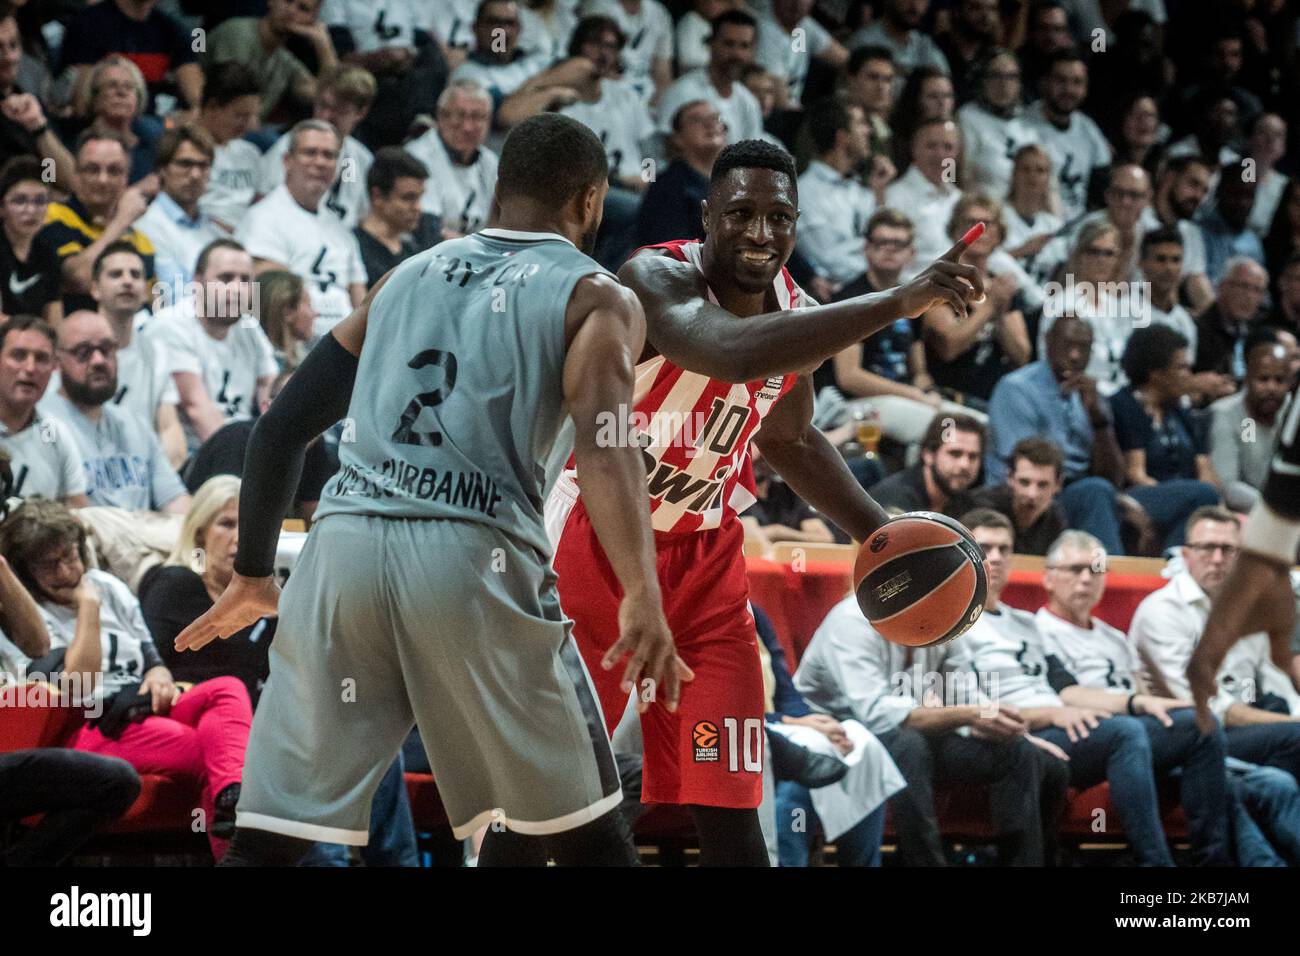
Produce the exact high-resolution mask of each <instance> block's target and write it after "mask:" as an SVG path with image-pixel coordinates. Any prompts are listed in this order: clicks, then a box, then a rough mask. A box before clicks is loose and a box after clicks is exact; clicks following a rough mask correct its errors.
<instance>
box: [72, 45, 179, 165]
mask: <svg viewBox="0 0 1300 956" xmlns="http://www.w3.org/2000/svg"><path fill="white" fill-rule="evenodd" d="M90 91H91V99H90V105H89V109H90V118H91V119H90V125H89V127H88V128H89V129H92V130H94V131H95V132H97V133H106V134H108V135H110V136H116V137H117V138H119V139H120V140H122V142H123V143H125V144H126V146H127V149H128V151H129V152H130V154H131V174H130V177H129V179H130V181H131V182H133V183H134V182H139V181H140V180H141V179H143V178H144V177H145V176H148V175H149V174H150V173H151V172H153V170H154V153H155V150H156V147H157V143H158V137H159V134H160V133H162V127H161V125H160V124H159V123H158V122H157V120H156V119H155V118H154V117H148V118H146V117H145V116H143V115H142V114H143V113H144V109H145V105H146V102H147V100H148V97H149V94H148V90H147V88H146V87H145V82H144V77H143V76H142V75H141V74H140V70H139V68H138V67H137V66H136V65H135V64H134V63H132V62H131V61H130V60H128V59H127V58H126V57H124V56H122V55H120V54H117V53H114V54H113V55H111V56H108V57H105V58H104V59H103V60H102V61H101V62H99V63H96V64H95V66H94V67H93V68H92V69H91V71H90Z"/></svg>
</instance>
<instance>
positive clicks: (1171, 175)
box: [1143, 156, 1214, 314]
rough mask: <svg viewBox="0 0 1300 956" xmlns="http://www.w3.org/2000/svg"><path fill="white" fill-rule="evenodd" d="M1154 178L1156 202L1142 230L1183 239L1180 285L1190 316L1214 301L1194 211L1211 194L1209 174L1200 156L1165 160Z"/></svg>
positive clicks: (1202, 242) (1146, 217) (1203, 242)
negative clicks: (1171, 231)
mask: <svg viewBox="0 0 1300 956" xmlns="http://www.w3.org/2000/svg"><path fill="white" fill-rule="evenodd" d="M1160 165H1161V168H1160V173H1159V175H1158V176H1157V177H1156V188H1155V199H1154V202H1153V203H1152V204H1151V208H1150V210H1148V214H1147V215H1145V216H1144V217H1143V228H1145V229H1155V228H1158V227H1160V226H1166V227H1169V228H1175V229H1177V230H1178V232H1179V234H1180V235H1181V236H1182V237H1183V265H1182V271H1181V273H1180V275H1181V279H1180V281H1181V282H1182V283H1183V286H1182V291H1183V293H1184V295H1185V296H1186V298H1187V302H1188V306H1189V308H1190V310H1191V312H1192V313H1193V314H1196V313H1199V312H1201V311H1202V310H1204V309H1205V308H1206V306H1208V305H1209V304H1210V303H1211V302H1212V301H1214V289H1213V287H1212V286H1211V285H1210V278H1209V276H1207V275H1206V274H1205V269H1206V261H1205V240H1204V238H1203V237H1202V236H1201V227H1200V224H1199V223H1197V222H1196V221H1195V218H1196V214H1197V211H1198V210H1199V209H1200V208H1201V205H1202V204H1203V203H1204V202H1205V197H1206V196H1208V195H1209V194H1210V181H1211V178H1212V177H1211V170H1210V167H1209V164H1208V163H1206V161H1205V160H1203V159H1202V158H1201V157H1199V156H1179V157H1175V158H1173V159H1169V158H1166V159H1165V161H1164V162H1163V163H1161V164H1160Z"/></svg>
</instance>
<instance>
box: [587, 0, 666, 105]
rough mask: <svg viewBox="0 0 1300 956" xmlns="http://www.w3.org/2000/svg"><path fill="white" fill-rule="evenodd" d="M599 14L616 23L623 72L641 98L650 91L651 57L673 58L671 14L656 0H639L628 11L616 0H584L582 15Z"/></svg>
mask: <svg viewBox="0 0 1300 956" xmlns="http://www.w3.org/2000/svg"><path fill="white" fill-rule="evenodd" d="M593 14H600V15H602V16H606V17H609V18H610V19H612V20H613V21H614V22H615V23H617V24H618V27H619V29H620V30H622V31H623V36H624V37H626V38H627V42H626V43H624V44H623V76H624V79H627V80H629V81H630V82H631V83H632V86H633V88H634V89H635V90H636V91H637V92H638V93H640V94H641V98H642V99H643V100H647V101H648V100H649V99H650V97H651V96H653V95H654V92H655V85H654V80H653V79H652V78H651V75H650V65H651V63H652V62H653V61H655V60H667V61H668V63H669V66H670V67H671V65H672V61H673V18H672V17H671V16H669V14H668V10H667V8H666V7H664V5H663V4H662V3H660V2H659V0H641V4H640V7H639V9H638V10H637V11H636V12H635V13H629V12H628V10H627V8H626V7H625V6H623V4H622V3H620V2H619V0H586V2H585V3H584V4H583V5H582V15H583V16H584V17H588V16H592V15H593Z"/></svg>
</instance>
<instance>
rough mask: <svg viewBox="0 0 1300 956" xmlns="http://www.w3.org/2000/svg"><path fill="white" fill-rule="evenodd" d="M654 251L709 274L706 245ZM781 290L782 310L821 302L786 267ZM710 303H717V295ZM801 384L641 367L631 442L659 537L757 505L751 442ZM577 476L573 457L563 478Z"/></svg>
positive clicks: (663, 365)
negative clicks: (641, 463) (736, 380)
mask: <svg viewBox="0 0 1300 956" xmlns="http://www.w3.org/2000/svg"><path fill="white" fill-rule="evenodd" d="M646 248H649V249H663V250H666V251H667V253H668V254H669V255H671V256H672V257H673V258H675V259H679V260H681V261H683V262H689V263H691V264H692V265H694V266H695V268H697V269H700V268H701V262H700V252H701V245H700V242H699V240H694V239H692V240H677V241H674V242H665V243H660V244H657V245H653V246H647V247H646ZM773 287H774V289H775V291H776V300H777V302H778V303H779V304H780V306H781V308H782V309H796V308H802V307H805V306H807V305H812V304H814V303H813V300H812V299H810V298H808V296H807V295H806V294H805V293H804V291H803V290H802V289H800V288H799V286H798V285H796V284H795V281H794V280H793V279H792V278H790V273H789V272H787V271H786V270H785V269H784V268H782V269H781V273H780V274H779V275H778V276H777V277H776V279H775V280H773ZM709 298H710V299H711V300H713V301H714V302H716V301H717V300H716V299H714V298H713V293H712V291H710V293H709ZM796 378H797V376H796V375H793V374H790V375H774V376H772V377H771V378H767V379H759V380H757V381H752V382H745V383H743V384H733V383H730V382H720V381H718V380H717V379H714V378H710V377H709V376H707V375H701V374H700V373H698V372H692V371H690V370H689V369H684V368H682V367H680V366H678V365H674V364H673V363H672V362H670V361H668V360H667V359H666V358H664V357H663V356H662V355H659V356H656V357H655V358H653V359H650V360H649V361H646V362H642V363H641V364H640V365H638V366H637V368H636V386H635V390H634V392H633V402H634V412H633V416H632V426H631V427H632V429H634V430H635V432H637V433H638V434H633V435H630V436H628V438H630V439H631V440H634V441H637V442H638V443H639V444H640V445H641V448H642V453H643V455H644V457H645V466H646V474H647V477H648V481H647V485H648V488H649V492H650V511H651V523H652V525H653V527H654V530H655V531H657V532H663V533H670V534H687V533H690V532H693V531H705V530H708V529H710V528H717V527H719V526H721V524H722V522H723V521H724V520H734V518H735V517H736V515H738V514H739V513H740V512H742V511H744V510H745V509H746V508H748V507H749V506H750V505H752V504H753V503H754V501H755V498H754V478H753V473H752V471H751V468H750V461H749V442H750V439H752V438H753V437H754V435H755V434H756V433H757V432H758V430H759V428H760V427H761V425H762V421H763V417H764V416H765V415H766V414H767V413H768V411H769V410H771V408H772V406H773V405H774V404H775V403H776V401H777V400H778V399H779V398H780V397H781V396H782V395H784V394H785V393H786V392H788V391H789V390H790V389H791V388H793V387H794V383H795V379H796ZM622 437H623V436H620V438H622ZM573 477H574V472H573V460H572V459H570V461H569V465H568V468H567V469H566V471H565V474H564V476H563V478H570V479H572V478H573ZM563 478H562V479H561V481H562V482H563Z"/></svg>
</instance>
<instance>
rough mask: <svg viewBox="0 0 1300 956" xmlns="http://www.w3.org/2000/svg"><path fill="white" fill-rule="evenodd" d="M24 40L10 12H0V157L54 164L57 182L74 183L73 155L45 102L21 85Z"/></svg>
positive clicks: (74, 166) (74, 165) (74, 167)
mask: <svg viewBox="0 0 1300 956" xmlns="http://www.w3.org/2000/svg"><path fill="white" fill-rule="evenodd" d="M22 52H23V37H22V34H21V33H20V32H19V29H18V21H17V19H16V18H15V17H14V15H13V13H12V12H11V11H9V10H6V11H3V12H0V156H6V157H11V156H31V157H32V158H33V159H49V160H52V161H53V162H54V175H55V181H56V182H60V183H67V182H71V181H72V177H73V174H74V172H75V171H76V164H75V163H74V161H73V159H72V154H71V153H69V152H68V149H67V147H66V146H64V145H63V143H62V142H61V141H60V140H59V137H58V135H57V134H56V133H55V132H54V130H53V129H51V128H50V124H49V121H48V120H47V119H46V116H45V108H44V106H43V105H42V103H41V99H40V97H39V96H37V95H36V94H34V93H31V92H27V91H24V90H23V89H22V87H20V86H19V85H18V71H19V67H20V65H21V63H22Z"/></svg>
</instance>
